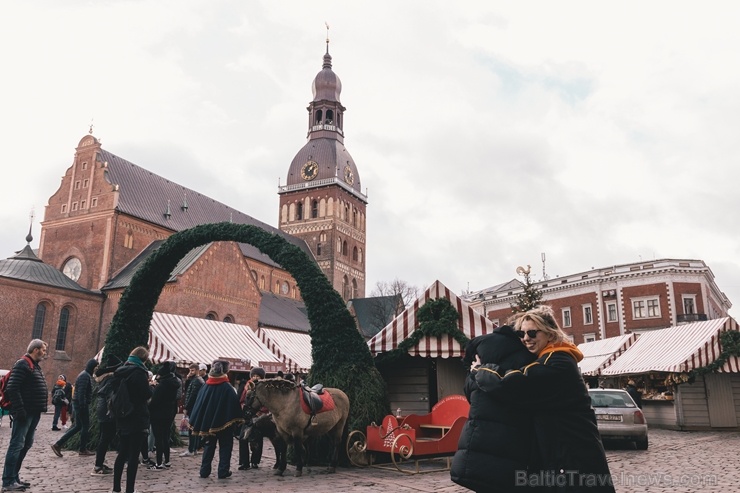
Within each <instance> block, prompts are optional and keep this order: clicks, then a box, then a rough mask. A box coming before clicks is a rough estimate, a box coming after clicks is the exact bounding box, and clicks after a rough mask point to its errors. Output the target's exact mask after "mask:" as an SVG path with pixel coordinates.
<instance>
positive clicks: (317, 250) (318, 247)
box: [316, 243, 321, 256]
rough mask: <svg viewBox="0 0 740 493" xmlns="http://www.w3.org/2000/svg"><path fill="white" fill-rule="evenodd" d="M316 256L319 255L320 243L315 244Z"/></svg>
mask: <svg viewBox="0 0 740 493" xmlns="http://www.w3.org/2000/svg"><path fill="white" fill-rule="evenodd" d="M316 255H317V256H319V255H321V243H317V244H316Z"/></svg>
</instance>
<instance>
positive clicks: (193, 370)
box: [180, 363, 208, 457]
mask: <svg viewBox="0 0 740 493" xmlns="http://www.w3.org/2000/svg"><path fill="white" fill-rule="evenodd" d="M207 369H208V367H207V366H206V365H205V364H203V363H193V364H191V365H190V373H188V376H187V379H186V381H185V406H184V409H183V411H184V414H185V417H186V418H189V417H190V413H192V412H193V406H195V401H196V399H198V393H199V392H200V389H201V388H203V385H204V384H205V380H203V377H205V375H206V371H207ZM200 442H201V439H200V437H199V436H198V435H194V434H193V430H192V428H188V449H187V450H186V451H185V452H183V453H181V454H180V457H193V456H194V455H196V454H197V453H198V449H199V448H200Z"/></svg>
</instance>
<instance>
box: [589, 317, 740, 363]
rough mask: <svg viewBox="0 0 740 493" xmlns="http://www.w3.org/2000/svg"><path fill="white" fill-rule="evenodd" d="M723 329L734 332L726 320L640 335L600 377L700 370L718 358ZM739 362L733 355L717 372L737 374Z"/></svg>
mask: <svg viewBox="0 0 740 493" xmlns="http://www.w3.org/2000/svg"><path fill="white" fill-rule="evenodd" d="M727 330H738V324H737V322H736V321H735V320H734V319H732V318H730V317H724V318H718V319H714V320H708V321H706V322H696V323H691V324H685V325H678V326H676V327H669V328H667V329H660V330H654V331H650V332H644V333H643V334H642V335H641V336H640V337H639V339H637V341H635V343H634V344H632V346H631V347H630V348H629V349H627V350H626V351H625V352H624V353H622V355H620V356H619V357H618V358H617V359H616V360H615V361H614V362H613V363H612V364H611V365H609V366H608V367H606V368H604V369H603V370H602V371H601V374H602V375H634V374H639V373H648V372H651V371H660V372H669V373H682V372H688V371H691V370H693V369H696V368H701V367H703V366H706V365H708V364H709V363H712V362H713V361H714V360H716V359H717V357H719V355H720V353H721V347H720V340H719V338H720V334H721V333H722V332H725V331H727ZM739 363H740V361H738V357H737V356H734V357H731V358H730V361H728V363H727V364H725V365H724V367H723V368H722V369H721V370H720V371H725V372H733V373H735V372H738V371H740V370H739V369H738V367H739V366H740V364H739Z"/></svg>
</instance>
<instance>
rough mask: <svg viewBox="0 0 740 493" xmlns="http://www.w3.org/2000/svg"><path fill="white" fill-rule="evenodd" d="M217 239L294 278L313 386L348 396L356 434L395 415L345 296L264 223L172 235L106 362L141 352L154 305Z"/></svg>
mask: <svg viewBox="0 0 740 493" xmlns="http://www.w3.org/2000/svg"><path fill="white" fill-rule="evenodd" d="M214 241H236V242H240V243H249V244H250V245H253V246H255V247H256V248H258V249H259V250H260V251H261V252H262V253H264V254H266V255H267V256H269V257H270V258H271V259H272V260H273V261H275V262H277V263H278V264H280V265H281V266H282V267H283V268H284V269H285V270H287V271H288V272H289V273H290V274H291V275H292V276H293V278H294V279H295V280H296V282H297V283H298V287H299V289H300V290H301V296H302V297H303V301H304V303H305V305H306V311H307V312H308V319H309V322H310V324H311V330H310V335H311V346H312V350H311V356H312V358H313V366H312V367H311V371H310V373H309V378H308V380H309V382H311V383H316V382H321V383H323V384H324V385H325V386H327V387H337V388H340V389H342V390H344V391H345V392H346V393H347V395H348V396H349V398H350V416H349V429H350V430H353V429H361V430H364V429H365V426H367V425H368V424H369V423H371V422H373V421H376V422H380V421H381V420H382V418H383V416H385V415H386V414H388V413H389V412H390V405H389V403H388V397H387V395H386V389H385V383H384V381H383V379H382V377H381V375H380V372H378V370H377V369H376V368H375V365H374V362H373V358H372V355H371V354H370V350H369V348H368V346H367V344H366V343H365V340H364V339H363V338H362V335H361V334H360V332H359V331H358V330H357V328H356V325H355V321H354V318H353V317H352V315H351V314H350V313H349V311H348V310H347V308H346V306H345V304H344V301H343V300H342V297H341V296H340V295H339V293H337V292H336V291H335V290H334V288H333V287H332V285H331V284H329V281H328V280H327V278H326V276H325V275H324V273H323V272H322V271H321V270H320V269H319V267H318V266H317V265H316V263H315V262H313V261H312V260H311V259H310V258H309V257H308V256H307V255H306V254H305V252H303V250H301V249H300V248H298V247H297V246H295V245H292V244H291V243H289V242H288V241H286V240H285V239H284V238H283V237H281V236H278V235H276V234H272V233H269V232H267V231H265V230H263V229H261V228H259V227H257V226H252V225H244V224H233V223H229V222H223V223H215V224H204V225H200V226H196V227H194V228H191V229H187V230H183V231H179V232H177V233H175V234H173V235H172V236H170V237H169V238H168V239H167V240H166V241H165V242H164V243H162V245H161V246H160V247H159V248H158V249H157V250H156V251H155V252H154V253H153V254H152V255H151V256H150V257H149V258H148V259H147V261H146V262H145V263H144V264H143V265H142V266H141V267H140V268H139V269H138V270H137V271H136V273H135V274H134V277H133V279H132V280H131V283H130V284H129V286H128V287H127V288H126V290H125V291H124V293H123V295H122V297H121V301H120V303H119V306H118V311H117V312H116V314H115V315H114V317H113V321H112V322H111V325H110V329H109V331H108V334H107V335H106V338H105V354H104V358H107V357H108V356H110V355H114V356H116V357H118V358H119V359H120V360H121V361H125V360H126V358H127V357H128V354H129V353H130V352H131V350H132V349H133V348H134V347H136V346H143V345H146V344H147V341H148V334H149V325H150V323H151V319H152V314H153V313H154V307H155V306H156V304H157V300H158V299H159V295H160V293H161V291H162V289H163V287H164V286H165V284H166V282H167V280H168V279H169V277H170V274H171V272H172V270H173V269H174V268H175V266H176V265H177V263H178V262H179V261H180V259H182V258H183V257H184V256H185V255H186V254H187V253H188V252H190V251H191V250H192V249H193V248H196V247H198V246H201V245H205V244H207V243H210V242H214Z"/></svg>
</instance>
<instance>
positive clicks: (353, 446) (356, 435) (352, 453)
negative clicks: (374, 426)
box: [347, 430, 369, 467]
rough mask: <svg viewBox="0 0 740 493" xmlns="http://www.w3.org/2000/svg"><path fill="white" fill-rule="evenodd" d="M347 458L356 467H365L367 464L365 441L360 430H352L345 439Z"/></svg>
mask: <svg viewBox="0 0 740 493" xmlns="http://www.w3.org/2000/svg"><path fill="white" fill-rule="evenodd" d="M347 457H349V461H350V462H351V463H352V465H353V466H356V467H365V466H367V465H368V464H369V460H368V452H367V439H366V438H365V434H364V433H363V432H361V431H360V430H354V431H353V432H351V433H350V434H349V436H348V437H347Z"/></svg>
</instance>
